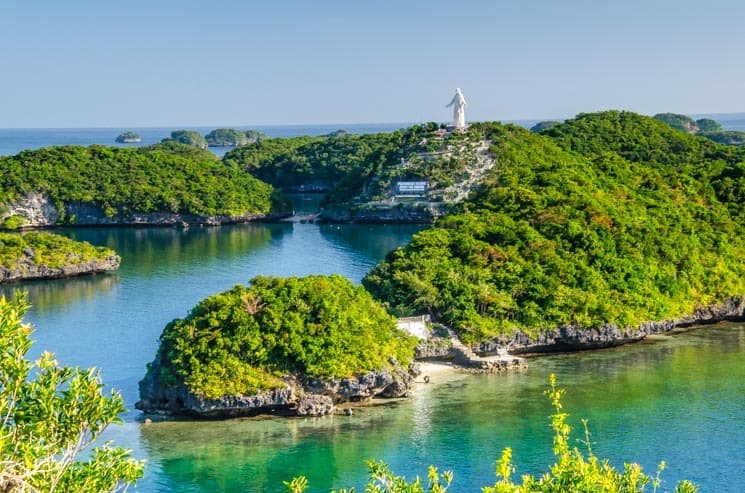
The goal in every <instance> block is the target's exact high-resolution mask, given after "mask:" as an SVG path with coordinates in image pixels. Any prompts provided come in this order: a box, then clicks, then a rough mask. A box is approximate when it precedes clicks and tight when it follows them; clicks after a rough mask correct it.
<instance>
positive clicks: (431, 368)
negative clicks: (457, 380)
mask: <svg viewBox="0 0 745 493" xmlns="http://www.w3.org/2000/svg"><path fill="white" fill-rule="evenodd" d="M418 364H419V369H420V370H421V372H422V373H421V375H419V376H418V377H416V378H415V379H414V382H415V383H425V380H424V377H429V378H430V381H431V380H432V379H433V377H436V376H437V375H443V374H445V373H454V372H457V371H458V369H457V368H456V367H454V366H453V365H451V364H450V363H445V362H441V361H420V362H418Z"/></svg>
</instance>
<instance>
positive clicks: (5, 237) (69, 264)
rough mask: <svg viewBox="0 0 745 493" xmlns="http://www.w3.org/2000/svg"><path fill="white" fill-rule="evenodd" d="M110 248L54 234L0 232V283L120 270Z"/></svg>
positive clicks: (117, 260) (115, 256) (117, 258)
mask: <svg viewBox="0 0 745 493" xmlns="http://www.w3.org/2000/svg"><path fill="white" fill-rule="evenodd" d="M119 260H120V259H119V256H117V255H116V252H114V251H113V250H111V249H110V248H105V247H95V246H93V245H91V244H90V243H88V242H80V241H73V240H71V239H70V238H67V237H65V236H61V235H57V234H52V233H28V234H25V235H21V234H18V233H0V284H2V283H9V282H18V281H28V280H36V279H58V278H63V277H72V276H79V275H85V274H96V273H100V272H106V271H110V270H115V269H117V268H119Z"/></svg>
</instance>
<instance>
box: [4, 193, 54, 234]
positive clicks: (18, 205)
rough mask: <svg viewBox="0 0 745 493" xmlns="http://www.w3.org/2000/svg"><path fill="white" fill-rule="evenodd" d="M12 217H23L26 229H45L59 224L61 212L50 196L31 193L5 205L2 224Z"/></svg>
mask: <svg viewBox="0 0 745 493" xmlns="http://www.w3.org/2000/svg"><path fill="white" fill-rule="evenodd" d="M11 216H17V217H22V218H23V219H24V223H23V226H24V227H37V228H43V227H47V226H54V225H55V224H57V220H58V219H59V210H58V209H57V206H56V205H54V203H53V202H52V201H51V199H50V198H49V197H48V196H46V195H44V194H41V193H36V192H31V193H28V194H26V195H24V196H23V197H20V198H19V199H17V200H15V201H13V202H11V203H9V204H5V206H4V207H3V212H2V213H0V224H2V223H3V221H4V220H5V219H6V218H8V217H11Z"/></svg>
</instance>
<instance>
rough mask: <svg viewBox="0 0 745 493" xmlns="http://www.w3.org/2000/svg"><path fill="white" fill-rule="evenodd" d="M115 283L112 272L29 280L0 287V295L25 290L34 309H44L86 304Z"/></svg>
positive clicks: (8, 294)
mask: <svg viewBox="0 0 745 493" xmlns="http://www.w3.org/2000/svg"><path fill="white" fill-rule="evenodd" d="M118 284H119V275H118V274H116V273H113V272H112V273H108V274H98V275H94V276H80V277H72V278H70V279H56V280H54V281H32V282H23V283H17V284H10V285H3V286H0V295H3V296H5V297H6V298H12V297H13V296H14V295H15V294H16V293H18V292H22V291H25V292H26V293H27V294H28V300H29V301H30V302H31V304H32V305H33V306H34V309H35V310H38V311H42V312H43V311H47V310H51V309H55V308H59V307H62V306H64V305H65V304H68V303H87V302H90V301H92V300H93V299H94V298H95V297H96V296H97V295H98V294H100V293H105V292H107V291H110V290H112V289H114V288H116V286H118Z"/></svg>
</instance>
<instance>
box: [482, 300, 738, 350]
mask: <svg viewBox="0 0 745 493" xmlns="http://www.w3.org/2000/svg"><path fill="white" fill-rule="evenodd" d="M743 320H745V297H736V298H728V299H727V300H725V301H724V302H723V303H722V304H719V305H713V306H709V307H702V308H699V309H697V310H696V311H695V312H694V313H693V314H692V315H690V316H687V317H682V318H679V319H675V320H664V321H661V322H646V323H643V324H640V325H639V326H637V327H631V328H625V329H622V328H620V327H618V326H617V325H613V324H605V325H601V326H599V327H592V328H583V327H577V326H575V325H570V324H567V325H562V326H561V327H557V328H555V329H553V330H550V331H547V332H542V333H540V334H538V335H537V336H535V337H531V336H529V335H528V334H526V333H524V332H521V331H517V332H515V333H513V334H512V335H511V336H509V337H507V336H502V337H499V338H497V339H494V340H492V341H488V342H484V343H482V344H480V345H478V346H476V347H475V350H476V351H477V352H479V353H481V354H496V353H497V352H499V351H500V350H504V349H506V350H508V351H509V352H510V353H514V354H522V353H548V352H561V351H577V350H583V349H599V348H606V347H612V346H620V345H622V344H626V343H629V342H635V341H640V340H642V339H644V338H645V337H647V336H649V335H652V334H660V333H663V332H668V331H670V330H673V329H675V328H680V327H691V326H694V325H703V324H713V323H717V322H724V321H735V322H740V321H743Z"/></svg>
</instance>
